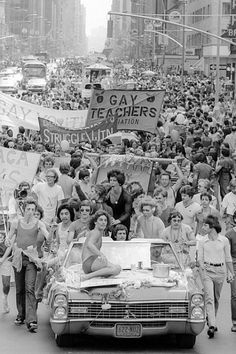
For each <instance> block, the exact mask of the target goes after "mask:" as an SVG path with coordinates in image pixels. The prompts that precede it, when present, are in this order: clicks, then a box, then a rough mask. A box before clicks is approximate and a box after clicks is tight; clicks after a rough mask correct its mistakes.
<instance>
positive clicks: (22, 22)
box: [5, 0, 86, 57]
mask: <svg viewBox="0 0 236 354" xmlns="http://www.w3.org/2000/svg"><path fill="white" fill-rule="evenodd" d="M5 18H6V25H7V29H8V33H9V34H12V35H13V36H14V37H15V39H16V41H17V43H18V47H19V50H20V52H21V54H33V53H35V52H39V51H47V52H49V54H50V55H51V56H63V57H64V56H75V55H84V54H85V53H86V34H85V25H86V12H85V8H84V6H83V5H82V3H81V0H7V1H6V2H5Z"/></svg>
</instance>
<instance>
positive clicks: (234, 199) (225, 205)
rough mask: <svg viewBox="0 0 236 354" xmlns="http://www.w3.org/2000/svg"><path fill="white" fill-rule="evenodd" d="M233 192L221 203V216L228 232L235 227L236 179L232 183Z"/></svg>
mask: <svg viewBox="0 0 236 354" xmlns="http://www.w3.org/2000/svg"><path fill="white" fill-rule="evenodd" d="M229 187H230V189H231V192H229V193H227V194H226V195H225V196H224V198H223V201H222V203H221V215H222V217H223V220H224V221H225V224H226V230H229V229H230V228H231V227H233V225H234V223H233V215H234V212H235V211H236V178H233V179H232V180H231V181H230V184H229Z"/></svg>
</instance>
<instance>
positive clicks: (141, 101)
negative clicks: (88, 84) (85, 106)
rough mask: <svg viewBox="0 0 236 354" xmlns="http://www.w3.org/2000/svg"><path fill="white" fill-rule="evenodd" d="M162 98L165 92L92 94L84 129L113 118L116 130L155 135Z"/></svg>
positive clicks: (128, 91) (102, 92) (120, 91)
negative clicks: (145, 132) (136, 131)
mask: <svg viewBox="0 0 236 354" xmlns="http://www.w3.org/2000/svg"><path fill="white" fill-rule="evenodd" d="M164 94H165V91H164V90H158V91H154V90H153V91H152V90H142V91H134V90H106V91H105V90H94V91H93V95H92V98H91V103H90V106H89V111H88V118H87V125H91V124H94V123H98V122H101V121H102V120H104V119H107V118H109V117H116V119H117V129H118V130H141V131H147V132H150V133H154V131H155V128H156V125H157V120H158V117H159V113H160V109H161V106H162V102H163V98H164Z"/></svg>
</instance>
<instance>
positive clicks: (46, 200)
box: [32, 183, 64, 222]
mask: <svg viewBox="0 0 236 354" xmlns="http://www.w3.org/2000/svg"><path fill="white" fill-rule="evenodd" d="M32 191H33V192H34V193H35V194H36V195H37V197H38V204H39V205H40V206H41V207H42V208H43V210H44V219H43V220H44V221H45V222H51V221H52V219H53V218H54V216H55V214H56V209H57V206H58V202H59V201H60V200H62V199H64V193H63V191H62V188H61V186H59V185H58V184H54V186H52V187H50V186H49V185H48V184H47V183H38V184H36V185H35V186H34V187H33V188H32Z"/></svg>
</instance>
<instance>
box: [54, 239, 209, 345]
mask: <svg viewBox="0 0 236 354" xmlns="http://www.w3.org/2000/svg"><path fill="white" fill-rule="evenodd" d="M82 246H83V243H82V242H81V241H80V242H74V243H72V244H71V245H70V247H69V250H68V253H67V256H66V258H65V261H64V264H63V266H62V267H61V271H60V272H59V274H60V277H61V278H60V279H57V277H55V280H54V281H53V282H52V285H51V290H50V293H49V298H48V300H49V305H50V311H51V313H50V324H51V327H52V330H53V332H54V333H55V340H56V343H57V345H58V346H60V347H62V346H68V345H70V343H71V341H72V338H73V335H76V336H78V335H83V334H86V335H91V336H111V337H116V338H123V339H126V338H129V339H133V340H135V339H137V338H140V337H144V336H152V337H155V338H156V337H158V336H162V335H168V334H172V335H173V334H174V335H175V338H176V344H177V346H178V347H182V348H192V347H193V346H194V344H195V340H196V336H197V335H198V334H199V333H201V331H202V330H203V328H204V326H205V304H204V296H203V292H202V289H200V288H199V287H198V285H197V282H196V281H195V279H194V277H193V274H192V273H191V270H190V269H188V271H186V270H184V269H183V268H182V266H181V265H180V263H179V261H178V259H177V256H176V254H175V252H174V250H173V248H172V246H171V244H170V243H168V242H164V241H162V240H158V239H156V240H155V239H152V240H149V239H145V240H144V239H142V240H139V239H135V241H133V240H132V241H128V242H126V241H111V240H107V238H104V239H103V245H102V252H103V254H105V255H106V257H107V258H108V260H109V261H110V262H112V263H113V264H119V265H120V266H121V267H122V271H121V273H120V274H119V275H117V276H116V277H110V278H93V279H90V280H86V281H81V272H82V270H81V269H82V266H81V250H82Z"/></svg>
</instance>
